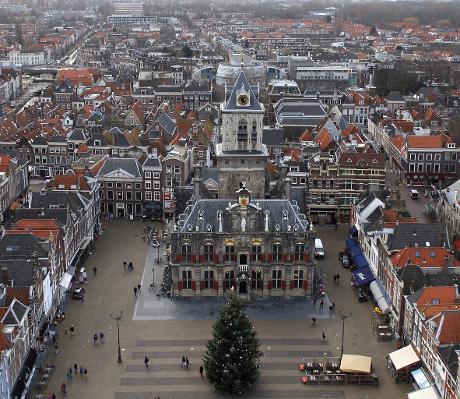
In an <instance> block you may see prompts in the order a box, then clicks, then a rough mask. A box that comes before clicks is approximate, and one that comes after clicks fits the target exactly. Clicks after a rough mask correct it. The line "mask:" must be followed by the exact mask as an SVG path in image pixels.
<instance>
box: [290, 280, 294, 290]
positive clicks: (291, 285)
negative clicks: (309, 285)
mask: <svg viewBox="0 0 460 399" xmlns="http://www.w3.org/2000/svg"><path fill="white" fill-rule="evenodd" d="M290 288H291V290H292V289H293V288H294V280H291V284H290Z"/></svg>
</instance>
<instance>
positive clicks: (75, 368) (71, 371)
mask: <svg viewBox="0 0 460 399" xmlns="http://www.w3.org/2000/svg"><path fill="white" fill-rule="evenodd" d="M74 374H75V375H78V374H80V377H86V375H87V374H88V369H86V368H85V367H83V366H80V368H78V365H77V363H75V364H74V365H73V368H72V367H69V370H68V371H67V382H68V383H69V384H70V383H71V382H72V377H73V375H74Z"/></svg>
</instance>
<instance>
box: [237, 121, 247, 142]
mask: <svg viewBox="0 0 460 399" xmlns="http://www.w3.org/2000/svg"><path fill="white" fill-rule="evenodd" d="M237 139H238V141H247V140H248V123H247V122H246V120H245V119H240V121H239V122H238V134H237Z"/></svg>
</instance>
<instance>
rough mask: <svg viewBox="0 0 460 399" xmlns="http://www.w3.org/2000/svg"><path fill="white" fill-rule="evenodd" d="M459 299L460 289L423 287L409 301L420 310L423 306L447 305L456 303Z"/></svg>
mask: <svg viewBox="0 0 460 399" xmlns="http://www.w3.org/2000/svg"><path fill="white" fill-rule="evenodd" d="M457 298H458V289H457V287H456V286H455V285H453V286H438V287H422V288H420V289H419V290H418V291H417V292H415V293H414V294H412V295H411V296H410V297H409V299H410V301H411V302H413V303H416V304H417V306H418V307H419V308H421V306H423V305H446V304H451V303H455V302H456V300H457Z"/></svg>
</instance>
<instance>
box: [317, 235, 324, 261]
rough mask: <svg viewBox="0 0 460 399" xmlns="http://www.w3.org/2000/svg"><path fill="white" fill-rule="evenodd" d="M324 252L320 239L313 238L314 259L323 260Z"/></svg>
mask: <svg viewBox="0 0 460 399" xmlns="http://www.w3.org/2000/svg"><path fill="white" fill-rule="evenodd" d="M324 255H326V251H325V250H324V246H323V242H322V241H321V239H320V238H315V258H324Z"/></svg>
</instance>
